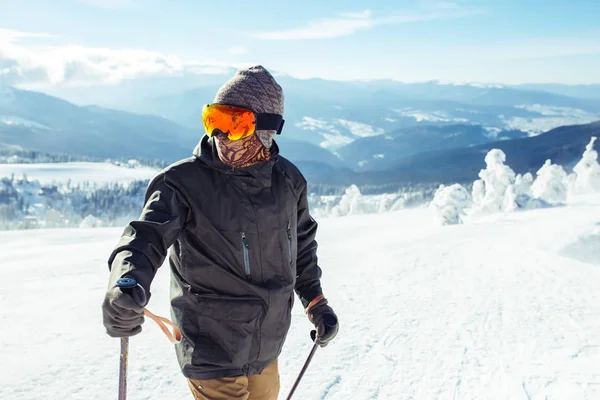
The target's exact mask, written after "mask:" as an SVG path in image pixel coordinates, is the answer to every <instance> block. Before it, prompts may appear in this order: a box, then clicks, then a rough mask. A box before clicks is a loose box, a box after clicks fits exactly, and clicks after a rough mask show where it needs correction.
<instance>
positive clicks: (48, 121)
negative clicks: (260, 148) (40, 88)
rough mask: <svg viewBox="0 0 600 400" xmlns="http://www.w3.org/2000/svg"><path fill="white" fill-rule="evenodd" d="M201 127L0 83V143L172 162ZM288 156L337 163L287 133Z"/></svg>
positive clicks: (184, 152)
mask: <svg viewBox="0 0 600 400" xmlns="http://www.w3.org/2000/svg"><path fill="white" fill-rule="evenodd" d="M203 134H204V132H203V131H202V130H199V129H192V128H189V127H185V126H182V125H179V124H177V123H175V122H172V121H170V120H167V119H165V118H162V117H158V116H154V115H143V114H134V113H130V112H124V111H117V110H112V109H107V108H101V107H97V106H76V105H74V104H72V103H69V102H67V101H64V100H61V99H58V98H56V97H52V96H48V95H45V94H42V93H37V92H31V91H25V90H19V89H15V88H12V87H8V86H0V145H2V144H4V145H5V146H4V147H5V148H6V145H14V146H19V148H21V149H25V150H35V151H40V152H44V153H51V154H52V153H57V154H71V155H75V156H84V157H94V158H113V159H114V158H119V159H122V158H135V159H141V160H148V161H154V160H163V161H166V162H174V161H176V160H179V159H181V158H185V157H189V156H190V155H191V154H192V151H193V149H194V147H195V146H196V144H197V143H198V141H199V140H200V138H201V137H202V135H203ZM278 142H279V145H280V147H281V149H282V151H285V154H286V155H287V156H288V157H289V158H290V159H292V160H308V161H319V162H325V163H327V164H328V165H331V166H341V165H342V163H341V161H340V160H339V159H338V158H337V157H336V156H335V155H334V154H332V153H331V152H329V151H327V150H325V149H323V148H321V147H319V146H316V145H311V144H310V143H305V142H298V141H294V140H293V139H289V138H287V137H282V138H281V140H278Z"/></svg>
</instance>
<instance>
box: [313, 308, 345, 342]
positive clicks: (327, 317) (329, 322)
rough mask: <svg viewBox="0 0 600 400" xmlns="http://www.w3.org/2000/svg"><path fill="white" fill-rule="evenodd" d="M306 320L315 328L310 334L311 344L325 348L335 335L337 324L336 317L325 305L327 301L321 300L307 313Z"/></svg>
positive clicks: (337, 328)
mask: <svg viewBox="0 0 600 400" xmlns="http://www.w3.org/2000/svg"><path fill="white" fill-rule="evenodd" d="M308 319H309V320H310V321H311V322H312V323H313V324H314V325H315V328H317V330H316V331H314V330H313V331H311V332H310V337H311V338H312V340H313V342H315V343H316V344H318V345H320V346H321V347H325V346H327V345H328V344H329V342H330V341H331V340H332V339H333V338H334V337H335V336H336V335H337V333H338V330H339V324H338V319H337V315H335V313H334V312H333V309H332V308H331V307H329V305H327V299H322V300H321V301H319V302H318V303H317V304H316V305H314V306H313V307H312V308H311V309H310V310H309V311H308Z"/></svg>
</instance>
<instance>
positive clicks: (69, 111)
mask: <svg viewBox="0 0 600 400" xmlns="http://www.w3.org/2000/svg"><path fill="white" fill-rule="evenodd" d="M280 81H281V82H282V85H284V86H285V87H286V89H285V90H286V120H287V124H286V128H285V129H284V132H283V134H282V135H281V136H279V137H277V139H276V140H277V142H278V144H279V145H280V148H281V153H282V154H283V155H284V156H286V157H287V158H289V159H291V160H292V161H294V162H295V163H297V164H298V165H299V166H300V168H301V169H302V171H303V172H304V173H305V175H306V176H307V177H308V178H309V180H310V181H311V183H321V184H327V185H339V186H343V185H348V184H351V183H356V184H361V185H390V184H404V183H407V182H451V181H461V180H464V179H466V180H471V179H475V178H476V177H477V172H479V170H480V169H481V168H482V167H483V158H484V156H485V152H486V151H487V150H489V149H490V148H492V147H495V148H501V149H503V150H504V149H505V151H506V152H507V155H508V157H509V164H510V165H511V166H513V167H514V168H515V169H516V170H522V171H534V170H536V169H537V168H539V167H541V165H542V164H543V162H544V161H545V158H551V159H552V160H553V161H556V162H559V163H570V162H573V161H574V160H575V159H576V158H577V157H579V156H580V155H581V153H582V152H583V149H584V147H585V144H586V143H587V142H588V141H589V136H591V135H600V133H599V132H598V124H588V125H585V124H580V125H578V126H567V127H565V128H559V129H554V130H552V129H551V128H554V127H555V126H562V125H573V123H571V122H572V121H574V122H577V123H579V122H589V121H592V120H600V100H597V99H594V98H586V99H580V98H572V97H568V96H564V95H558V94H553V93H547V92H541V91H529V90H521V89H514V88H503V87H478V86H470V85H440V84H437V83H425V84H412V85H406V84H401V83H397V82H391V81H376V82H332V81H323V80H307V81H300V80H296V79H292V78H289V77H281V78H280ZM209 83H210V82H208V83H205V84H203V86H201V87H200V88H198V89H196V90H194V91H188V92H186V93H184V94H182V95H172V96H163V97H159V98H147V99H146V100H144V101H142V102H139V103H137V104H136V105H135V106H133V105H130V109H135V110H136V111H137V113H133V112H126V111H117V110H114V109H110V108H103V107H98V106H78V105H75V104H73V103H70V102H67V101H64V100H61V99H59V98H56V97H52V96H48V95H46V94H42V93H38V92H31V91H25V90H20V89H15V88H11V87H7V86H0V148H2V147H3V149H4V150H3V151H4V152H3V153H2V154H3V156H6V154H8V152H9V151H10V148H11V147H10V146H18V147H19V148H20V149H26V150H36V151H40V152H44V153H45V154H46V153H48V154H51V153H60V154H71V155H77V156H82V157H91V158H119V159H123V158H136V159H141V160H148V161H154V160H162V161H165V162H173V161H175V160H178V159H181V158H184V157H188V156H189V155H190V154H191V152H192V149H193V148H194V146H195V145H196V143H197V142H198V140H199V139H200V137H201V136H202V134H203V132H202V131H201V130H200V129H198V128H197V127H198V126H200V122H199V111H200V109H201V107H202V105H203V104H204V102H207V101H211V100H212V96H214V92H215V91H216V88H217V86H216V85H212V84H209ZM453 98H454V100H452V99H453ZM207 99H208V100H207ZM153 114H157V115H153ZM167 117H169V118H173V120H175V121H172V120H170V119H168V118H167ZM519 127H520V128H522V129H518V128H519ZM543 127H547V129H542V128H543ZM534 128H535V129H534ZM540 130H544V131H549V132H547V133H544V134H541V135H539V136H536V135H537V134H538V133H539V131H540ZM7 149H8V150H7ZM44 157H45V158H47V159H51V158H52V157H46V156H44Z"/></svg>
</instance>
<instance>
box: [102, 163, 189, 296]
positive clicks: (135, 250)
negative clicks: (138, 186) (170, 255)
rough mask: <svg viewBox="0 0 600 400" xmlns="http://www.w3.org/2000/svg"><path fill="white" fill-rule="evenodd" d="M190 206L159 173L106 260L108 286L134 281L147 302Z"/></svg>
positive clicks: (162, 174) (183, 224) (182, 226)
mask: <svg viewBox="0 0 600 400" xmlns="http://www.w3.org/2000/svg"><path fill="white" fill-rule="evenodd" d="M188 213H189V207H188V206H187V205H186V203H185V201H184V200H183V198H182V197H181V196H180V195H179V194H178V193H177V191H176V190H175V189H174V188H173V187H172V186H170V185H169V184H168V183H167V182H166V181H165V176H164V173H161V174H159V175H158V176H157V177H156V178H154V179H153V181H152V182H151V183H150V185H149V186H148V189H147V191H146V196H145V205H144V209H143V210H142V213H141V215H140V217H139V218H138V219H137V220H136V221H132V222H130V223H129V224H128V225H127V226H126V227H125V231H124V232H123V234H122V236H121V238H120V240H119V243H118V244H117V247H116V248H115V249H114V251H113V252H112V254H111V255H110V257H109V260H108V266H109V269H110V281H109V286H112V285H114V283H115V282H116V281H117V280H118V279H119V278H122V277H125V276H129V277H132V278H135V279H136V280H137V281H138V283H139V284H140V285H141V286H142V288H144V290H145V292H146V303H147V302H148V300H149V299H150V284H151V283H152V280H153V279H154V276H155V274H156V271H157V269H158V268H159V267H160V266H161V265H162V263H163V262H164V260H165V258H166V257H167V252H168V249H169V247H171V245H172V244H173V243H174V242H175V240H176V239H177V236H178V235H179V233H180V232H181V230H182V229H183V228H184V226H185V222H186V220H187V216H188Z"/></svg>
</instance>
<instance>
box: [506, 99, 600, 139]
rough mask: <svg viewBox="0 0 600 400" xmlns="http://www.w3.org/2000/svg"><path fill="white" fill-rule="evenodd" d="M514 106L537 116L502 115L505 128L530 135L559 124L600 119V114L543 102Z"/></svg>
mask: <svg viewBox="0 0 600 400" xmlns="http://www.w3.org/2000/svg"><path fill="white" fill-rule="evenodd" d="M515 108H518V109H522V110H527V111H530V112H534V113H537V114H539V117H527V118H525V117H510V118H507V117H504V116H502V115H501V116H500V119H501V120H503V121H504V124H505V129H517V130H521V131H523V132H527V133H528V134H529V135H530V136H535V135H538V134H540V133H542V132H547V131H549V130H551V129H554V128H557V127H559V126H566V125H577V124H587V123H590V122H594V121H597V120H599V119H600V114H598V113H591V112H587V111H584V110H580V109H577V108H571V107H554V106H547V105H543V104H521V105H517V106H515Z"/></svg>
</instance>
